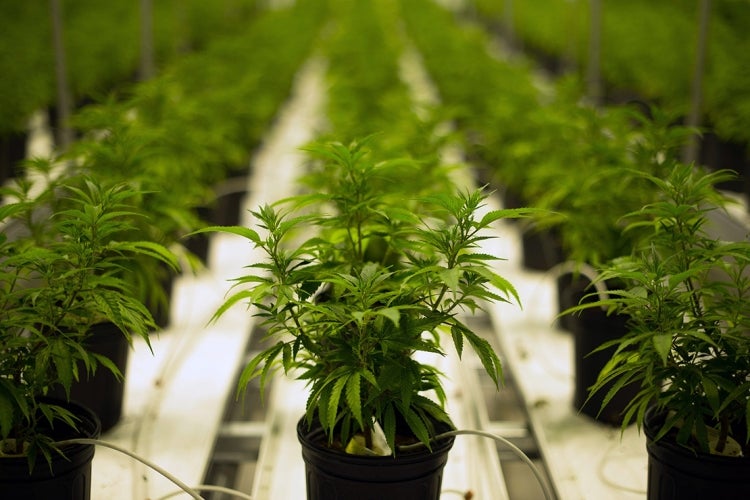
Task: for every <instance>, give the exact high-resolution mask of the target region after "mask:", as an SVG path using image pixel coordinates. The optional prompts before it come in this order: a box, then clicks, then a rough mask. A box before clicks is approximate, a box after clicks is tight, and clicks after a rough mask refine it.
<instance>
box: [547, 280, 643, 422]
mask: <svg viewBox="0 0 750 500" xmlns="http://www.w3.org/2000/svg"><path fill="white" fill-rule="evenodd" d="M590 283H591V282H590V281H589V280H588V278H586V277H584V276H580V275H576V276H574V275H570V274H568V275H565V276H561V278H560V279H559V280H558V285H559V288H558V292H559V293H560V297H559V298H558V300H559V302H560V307H561V308H567V307H570V306H572V305H576V304H579V303H580V302H581V301H582V300H583V297H584V296H585V295H586V294H588V293H589V292H590V291H591V288H590V287H589V285H590ZM566 285H567V286H566ZM563 318H565V323H564V324H565V328H566V329H567V330H569V331H570V332H571V333H572V334H573V365H574V374H575V381H574V389H573V406H574V408H576V409H577V410H579V411H580V412H581V413H582V414H584V415H587V416H589V417H591V418H593V419H595V420H597V421H599V422H602V423H606V424H609V425H612V426H620V425H621V424H622V417H623V414H624V410H625V407H626V406H627V404H628V403H629V402H630V401H631V400H632V399H633V397H634V396H635V394H636V393H637V392H638V387H637V385H636V384H629V385H627V386H625V387H623V388H622V389H620V390H619V391H618V392H617V393H616V394H615V395H614V397H613V398H612V399H611V400H610V401H609V402H608V403H607V406H605V407H604V408H602V403H603V402H604V398H605V397H606V396H607V394H608V392H609V389H608V387H605V388H603V389H601V390H599V391H597V392H596V393H594V394H592V395H589V388H590V387H591V386H592V385H594V383H595V382H596V380H597V378H598V377H599V373H600V372H601V371H602V368H604V365H606V364H607V362H608V361H609V359H610V358H611V357H612V355H613V354H614V351H615V348H614V347H612V348H607V349H604V350H600V351H596V350H597V349H598V348H599V347H600V346H601V345H602V344H604V343H605V342H609V341H611V340H615V339H618V338H620V337H622V336H623V335H625V334H626V333H627V331H628V329H627V320H628V318H627V316H622V315H607V313H606V312H605V311H604V310H602V309H600V308H592V309H584V310H583V311H581V312H579V313H576V314H571V315H566V316H563ZM594 351H596V352H594Z"/></svg>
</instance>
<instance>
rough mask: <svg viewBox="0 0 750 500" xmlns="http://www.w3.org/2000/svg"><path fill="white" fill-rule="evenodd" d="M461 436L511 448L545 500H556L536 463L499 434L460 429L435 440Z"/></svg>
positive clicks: (416, 445) (443, 434)
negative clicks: (536, 483) (528, 471)
mask: <svg viewBox="0 0 750 500" xmlns="http://www.w3.org/2000/svg"><path fill="white" fill-rule="evenodd" d="M460 435H474V436H482V437H486V438H490V439H494V440H495V441H498V442H500V443H502V444H504V445H505V446H507V447H508V448H510V450H511V451H513V453H515V455H516V456H517V457H518V458H520V459H521V460H522V461H523V462H524V463H525V464H526V465H528V466H529V468H530V469H531V472H532V473H533V474H534V477H536V480H537V481H538V482H539V485H540V486H541V487H542V491H543V492H544V498H545V499H546V500H554V498H555V496H554V495H553V494H552V490H551V489H550V487H549V485H548V484H547V481H546V480H545V478H544V476H543V475H542V473H541V471H540V470H539V468H538V467H537V466H536V465H534V462H532V461H531V459H530V458H529V457H528V456H527V455H526V454H525V453H524V452H523V451H522V450H521V449H520V448H519V447H518V446H516V445H514V444H513V443H511V442H510V441H508V440H507V439H505V438H504V437H502V436H498V435H497V434H493V433H491V432H486V431H478V430H466V429H459V430H455V431H448V432H443V433H442V434H438V435H437V436H435V438H434V440H438V439H442V438H446V437H451V436H460ZM422 446H424V444H422V443H416V444H410V445H406V446H399V447H398V449H399V450H413V449H416V448H420V447H422Z"/></svg>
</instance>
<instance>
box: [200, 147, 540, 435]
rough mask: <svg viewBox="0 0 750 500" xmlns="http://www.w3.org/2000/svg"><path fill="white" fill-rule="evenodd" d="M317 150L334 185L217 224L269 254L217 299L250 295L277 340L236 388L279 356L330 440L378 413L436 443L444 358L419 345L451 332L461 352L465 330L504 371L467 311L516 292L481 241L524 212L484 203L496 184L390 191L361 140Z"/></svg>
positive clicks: (368, 425)
mask: <svg viewBox="0 0 750 500" xmlns="http://www.w3.org/2000/svg"><path fill="white" fill-rule="evenodd" d="M309 151H310V154H311V155H312V156H313V158H316V159H317V160H318V161H323V162H324V163H326V164H327V165H326V168H327V169H328V170H327V172H328V173H329V174H330V173H331V172H334V171H335V172H337V175H336V176H335V177H332V178H331V180H330V182H329V184H328V189H323V190H322V191H319V192H317V193H315V194H310V195H307V194H301V195H298V196H295V197H293V198H290V199H285V200H281V201H280V202H278V203H276V204H274V205H270V206H263V207H260V208H259V209H258V210H256V211H254V212H253V215H254V217H255V218H256V220H257V224H258V230H257V231H256V230H254V229H249V228H242V227H218V228H212V229H211V230H220V231H225V232H230V233H233V234H238V235H241V236H244V237H245V238H247V239H248V240H249V241H250V242H252V244H253V245H254V246H255V247H258V248H260V249H261V250H262V252H263V254H264V255H265V258H264V259H263V260H262V261H260V262H256V263H253V264H252V265H251V266H250V267H251V269H253V272H251V273H249V274H247V275H245V276H242V277H239V278H237V280H236V284H235V287H236V288H235V292H234V293H233V294H231V295H230V296H229V298H228V299H227V301H226V303H225V304H224V305H223V306H222V308H221V309H220V310H219V311H218V312H217V316H218V315H221V314H223V313H224V312H225V311H226V310H227V309H229V308H230V307H232V306H234V305H235V304H237V303H240V302H242V303H249V304H250V305H251V307H252V309H253V310H254V311H255V314H256V315H257V316H258V317H259V318H261V320H262V325H263V326H264V327H265V329H266V331H267V335H268V339H269V340H270V341H271V342H272V343H271V345H270V347H268V348H266V349H265V350H264V351H262V352H261V353H260V354H258V355H257V356H255V357H254V358H253V359H252V360H251V361H250V363H249V364H248V365H247V366H246V367H245V369H244V371H243V372H242V375H241V379H240V382H239V387H240V391H241V389H242V388H243V387H244V386H245V385H246V384H247V383H248V382H249V381H250V380H251V379H252V378H254V377H259V378H260V382H261V386H262V387H265V386H266V383H267V381H268V378H269V376H271V375H272V374H273V373H274V372H275V370H277V369H282V370H283V371H284V372H285V373H288V374H290V375H294V376H296V377H297V378H299V379H302V380H305V381H306V382H307V384H308V387H309V390H310V393H309V398H308V401H307V421H308V423H312V422H313V421H316V420H317V421H318V422H319V423H320V424H321V425H322V426H323V428H324V429H325V431H326V433H327V435H328V437H329V440H330V441H331V442H334V441H340V443H343V446H345V445H346V442H347V441H348V440H349V438H350V437H351V436H352V435H353V434H355V433H360V432H361V433H363V434H364V435H365V438H366V441H367V442H368V443H369V439H370V438H371V434H370V432H371V430H372V427H373V423H374V422H375V421H377V422H378V423H380V424H381V425H382V427H383V429H384V431H385V435H386V439H387V441H388V443H389V444H390V445H391V447H392V449H395V447H394V443H395V440H396V436H397V429H399V430H401V432H402V433H403V430H402V429H404V428H407V429H408V430H410V432H411V434H412V435H413V437H416V439H418V440H419V441H421V442H423V443H425V444H428V441H429V439H430V437H431V436H434V435H435V434H436V432H435V424H436V423H443V424H448V425H450V420H449V417H448V415H447V414H446V413H445V411H444V409H443V403H444V400H445V393H444V390H443V388H442V384H441V380H440V373H439V371H438V370H437V369H436V368H435V367H434V366H432V365H430V364H429V363H425V362H423V361H420V359H421V358H420V357H419V356H415V355H417V354H419V353H429V354H437V355H443V354H444V350H443V346H442V339H443V338H444V337H445V336H450V338H451V339H452V342H453V344H454V345H455V348H456V350H457V351H458V354H459V355H461V354H462V352H463V348H464V345H465V344H466V343H468V344H469V345H470V346H471V347H472V348H473V350H474V351H475V352H476V353H477V354H478V356H479V358H480V359H481V362H482V364H483V365H484V367H485V369H486V371H487V373H488V374H489V375H490V377H491V378H492V380H493V381H494V382H495V384H497V385H499V384H500V383H501V379H502V371H501V366H500V360H499V358H498V356H497V354H496V353H495V352H494V351H493V349H492V347H491V346H490V345H489V343H488V342H487V341H486V340H485V339H483V338H481V337H479V336H478V335H476V334H475V333H474V332H472V331H471V329H470V328H469V327H467V326H466V324H465V323H464V322H463V321H462V314H466V313H471V312H472V311H474V310H475V309H478V308H481V307H482V304H483V303H484V302H485V301H494V300H501V301H510V300H517V299H518V297H517V294H516V291H515V289H514V288H513V286H512V285H511V284H510V283H509V282H508V281H506V280H505V279H504V278H502V277H501V276H499V275H498V274H497V273H495V272H494V270H493V268H492V264H493V263H494V261H495V260H497V257H496V256H493V255H487V254H484V253H481V252H479V251H478V247H479V244H480V242H482V240H484V239H486V238H488V236H487V235H486V234H487V231H486V230H487V229H488V228H490V226H491V225H492V224H493V223H494V222H496V221H497V220H498V219H501V218H503V217H520V216H524V215H528V212H527V211H524V210H517V211H513V210H499V211H486V213H484V211H483V209H484V202H485V200H486V197H487V196H488V195H487V193H485V192H484V191H483V190H482V189H478V190H476V191H470V192H458V191H457V190H456V189H455V187H454V186H453V185H452V184H447V185H444V186H441V189H435V190H434V191H433V194H432V195H430V196H422V197H420V198H419V199H408V198H405V197H404V193H402V192H398V191H396V194H395V193H394V192H393V191H390V192H389V191H387V190H383V189H381V188H380V185H379V184H378V183H376V182H370V181H371V180H374V179H376V178H377V177H378V176H380V175H384V172H388V171H389V169H388V166H387V165H388V163H387V162H386V163H373V162H372V160H371V159H370V158H369V156H368V151H367V150H366V149H365V148H364V146H363V144H361V143H353V144H352V145H350V146H344V145H341V144H338V143H331V144H316V145H313V146H312V147H310V148H309ZM407 175H408V174H407ZM391 181H393V182H395V183H394V184H392V185H394V186H397V185H398V183H397V181H398V179H396V178H393V179H391ZM374 186H377V187H376V188H375V189H373V187H374ZM404 426H405V427H404Z"/></svg>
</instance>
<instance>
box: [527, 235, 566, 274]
mask: <svg viewBox="0 0 750 500" xmlns="http://www.w3.org/2000/svg"><path fill="white" fill-rule="evenodd" d="M521 244H522V254H521V259H522V265H523V267H525V268H526V269H530V270H534V271H549V270H550V269H552V268H553V267H554V266H556V265H557V264H560V263H561V262H563V261H564V260H565V258H564V253H563V249H562V243H561V241H560V236H559V234H558V233H557V231H555V230H553V229H540V228H537V227H534V226H533V225H529V226H527V227H525V228H524V230H523V231H522V233H521Z"/></svg>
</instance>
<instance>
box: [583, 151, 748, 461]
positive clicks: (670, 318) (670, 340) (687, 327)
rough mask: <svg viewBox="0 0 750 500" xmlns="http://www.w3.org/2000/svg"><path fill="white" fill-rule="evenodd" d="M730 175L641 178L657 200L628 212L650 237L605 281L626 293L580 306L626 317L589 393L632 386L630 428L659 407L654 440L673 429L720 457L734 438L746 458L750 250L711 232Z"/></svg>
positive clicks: (687, 172)
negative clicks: (661, 413) (635, 388)
mask: <svg viewBox="0 0 750 500" xmlns="http://www.w3.org/2000/svg"><path fill="white" fill-rule="evenodd" d="M644 175H645V174H644ZM731 176H732V174H730V173H728V172H726V171H719V172H714V173H707V172H704V171H702V170H701V169H698V168H696V167H693V166H690V165H683V164H674V165H673V168H672V170H671V172H670V174H669V175H668V177H667V178H659V177H656V176H648V175H645V178H646V179H647V180H649V181H650V182H652V183H653V184H654V185H655V186H656V187H657V188H658V190H659V192H660V193H661V197H660V198H659V199H658V200H657V201H655V202H654V203H651V204H648V205H646V206H644V207H643V208H642V209H641V210H638V211H636V212H633V213H631V214H630V215H629V216H628V219H627V220H628V226H627V228H626V230H644V229H645V230H647V232H648V233H649V234H650V236H649V237H647V238H646V239H645V245H644V247H643V248H640V249H639V250H638V251H637V252H635V253H634V254H633V255H632V256H630V257H623V258H620V259H617V260H615V261H613V262H612V263H611V265H610V266H609V267H608V268H607V269H605V270H604V272H603V274H602V279H604V280H609V279H616V280H618V281H619V282H621V283H624V284H625V286H624V287H623V289H621V290H614V291H610V292H609V297H607V298H603V299H601V300H598V301H597V302H595V303H592V304H587V305H584V306H580V308H584V307H605V308H609V309H610V310H611V311H613V312H617V313H621V314H625V315H627V316H628V317H629V318H630V321H629V325H630V329H629V333H628V334H627V335H626V336H625V337H623V338H622V339H620V340H616V341H614V342H612V343H610V344H608V345H614V346H616V352H615V354H614V356H613V357H612V359H611V360H610V362H609V363H608V365H607V366H606V367H605V368H604V370H603V371H602V373H601V375H600V378H599V380H598V382H597V383H596V385H595V386H594V387H593V390H594V391H597V390H602V388H603V387H605V386H607V385H608V384H610V383H614V385H612V387H611V389H610V390H609V392H608V394H607V398H606V399H605V402H604V404H606V403H607V400H608V399H609V398H610V397H611V396H612V395H613V394H614V393H615V392H616V391H617V390H618V389H619V388H620V387H622V386H624V385H625V384H628V383H631V382H634V383H636V384H638V385H639V386H640V392H639V393H638V395H637V396H636V397H635V399H634V400H633V401H632V402H631V403H630V404H629V406H628V408H627V412H626V414H625V419H624V425H627V424H628V423H629V422H631V421H633V420H635V421H637V422H642V421H643V418H644V415H645V412H646V409H647V408H648V407H649V406H651V405H652V404H656V405H657V406H658V407H659V408H660V409H663V410H665V411H668V417H667V419H666V422H665V424H664V427H663V428H662V429H661V431H660V433H659V434H658V436H657V437H658V438H661V437H663V436H664V435H666V434H667V433H668V432H675V433H676V438H677V441H678V442H680V443H682V444H684V445H689V446H693V447H694V448H696V449H699V450H702V451H706V452H708V451H709V449H710V450H711V451H713V452H722V451H723V450H724V449H725V447H726V446H727V443H728V440H730V439H735V440H736V441H738V442H740V444H741V445H743V446H744V447H745V448H746V452H747V444H748V435H750V432H749V431H750V411H749V410H750V315H749V314H748V309H747V303H746V301H747V299H748V296H749V294H750V243H748V241H746V240H742V241H737V242H734V241H722V240H719V239H718V238H717V237H716V236H714V235H713V234H712V230H711V228H710V227H709V221H710V219H709V213H710V212H711V211H714V210H717V209H718V208H719V207H721V206H722V205H723V204H724V203H725V201H726V200H724V199H723V198H722V196H721V195H720V193H719V192H718V191H717V190H716V189H715V188H714V186H715V184H716V183H717V182H720V181H723V180H726V179H728V178H731ZM580 308H579V309H580ZM606 347H607V345H605V346H603V348H606ZM712 434H715V435H716V436H717V438H716V440H715V442H714V440H713V439H712V438H710V436H711V435H712Z"/></svg>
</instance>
